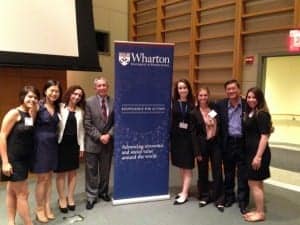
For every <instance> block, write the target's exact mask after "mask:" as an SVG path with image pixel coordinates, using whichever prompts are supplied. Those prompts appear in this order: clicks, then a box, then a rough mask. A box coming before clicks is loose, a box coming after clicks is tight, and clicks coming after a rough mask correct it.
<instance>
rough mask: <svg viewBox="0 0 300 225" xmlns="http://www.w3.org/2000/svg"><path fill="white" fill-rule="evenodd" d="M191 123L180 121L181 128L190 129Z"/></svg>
mask: <svg viewBox="0 0 300 225" xmlns="http://www.w3.org/2000/svg"><path fill="white" fill-rule="evenodd" d="M188 127H189V125H188V124H187V123H185V122H180V123H179V128H181V129H188Z"/></svg>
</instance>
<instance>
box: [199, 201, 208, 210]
mask: <svg viewBox="0 0 300 225" xmlns="http://www.w3.org/2000/svg"><path fill="white" fill-rule="evenodd" d="M207 204H208V202H207V201H204V200H200V202H199V207H200V208H202V207H204V206H206V205H207Z"/></svg>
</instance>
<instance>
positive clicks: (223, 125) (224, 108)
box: [216, 98, 246, 152]
mask: <svg viewBox="0 0 300 225" xmlns="http://www.w3.org/2000/svg"><path fill="white" fill-rule="evenodd" d="M241 100H242V115H241V124H242V134H244V128H243V115H244V114H245V110H246V100H245V99H243V98H241ZM228 101H229V99H228V98H225V99H222V100H220V101H219V102H217V107H216V109H217V113H218V115H219V120H220V123H219V124H220V126H219V127H220V132H219V133H220V139H221V141H220V143H221V149H222V151H223V152H224V151H226V146H227V140H228V136H229V134H228Z"/></svg>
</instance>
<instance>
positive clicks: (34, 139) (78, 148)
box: [0, 77, 113, 225]
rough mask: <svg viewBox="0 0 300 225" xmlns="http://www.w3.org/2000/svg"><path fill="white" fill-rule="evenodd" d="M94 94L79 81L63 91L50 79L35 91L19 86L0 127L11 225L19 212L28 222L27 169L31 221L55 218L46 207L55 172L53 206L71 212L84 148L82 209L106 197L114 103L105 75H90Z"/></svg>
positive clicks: (3, 174) (28, 223) (2, 160)
mask: <svg viewBox="0 0 300 225" xmlns="http://www.w3.org/2000/svg"><path fill="white" fill-rule="evenodd" d="M94 87H95V91H96V95H95V96H92V97H90V98H88V99H87V100H85V92H84V90H83V88H82V87H80V86H79V85H73V86H70V87H69V88H68V89H67V90H66V91H65V92H64V94H63V95H62V88H61V85H60V83H59V82H58V81H54V80H49V81H47V83H46V84H45V86H44V88H43V91H42V98H41V99H40V92H39V90H38V89H37V88H35V87H34V86H24V87H23V88H22V90H21V91H20V93H19V102H20V105H19V106H18V107H16V108H13V109H11V110H10V111H9V112H8V113H7V114H6V115H5V116H4V118H3V121H2V126H1V131H0V156H1V160H0V162H1V173H0V175H1V176H0V181H7V192H6V205H7V213H8V225H15V217H16V213H17V212H18V213H19V215H20V217H21V218H22V220H23V222H24V224H25V225H32V224H33V223H32V219H31V217H30V209H29V204H28V196H29V191H28V183H27V178H28V174H29V171H30V172H32V173H34V174H36V188H35V200H36V210H35V215H36V220H37V221H39V222H42V223H47V222H48V221H50V220H53V219H55V215H54V213H53V211H52V209H51V207H50V206H51V205H50V199H51V186H52V184H51V183H52V182H51V181H52V176H53V173H55V174H56V188H57V193H58V201H57V206H58V208H59V210H60V211H61V213H67V212H68V211H69V210H71V211H74V210H75V208H76V203H75V199H74V192H75V187H76V170H77V169H78V168H79V161H80V158H82V157H83V153H84V152H85V153H84V155H85V159H86V163H85V166H86V192H87V199H88V200H87V205H86V208H87V209H91V208H93V206H94V204H95V202H96V201H97V198H98V197H101V198H102V199H103V200H105V201H110V197H109V195H108V181H109V173H110V164H111V158H112V151H113V147H112V136H113V128H112V127H113V116H112V115H113V102H112V100H111V99H110V98H109V97H108V82H107V80H106V79H105V78H104V77H98V78H96V79H95V80H94ZM99 178H100V179H99Z"/></svg>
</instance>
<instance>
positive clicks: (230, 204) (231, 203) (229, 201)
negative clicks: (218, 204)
mask: <svg viewBox="0 0 300 225" xmlns="http://www.w3.org/2000/svg"><path fill="white" fill-rule="evenodd" d="M234 202H235V201H234V200H228V201H225V204H224V206H225V207H226V208H228V207H231V206H232V205H233V203H234Z"/></svg>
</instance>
